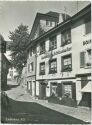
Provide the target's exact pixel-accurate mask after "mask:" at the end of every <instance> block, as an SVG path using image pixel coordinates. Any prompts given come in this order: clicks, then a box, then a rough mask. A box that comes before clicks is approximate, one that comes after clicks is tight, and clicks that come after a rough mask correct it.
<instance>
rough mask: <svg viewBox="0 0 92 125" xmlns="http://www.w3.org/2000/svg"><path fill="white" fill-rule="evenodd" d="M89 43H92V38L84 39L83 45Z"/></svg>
mask: <svg viewBox="0 0 92 125" xmlns="http://www.w3.org/2000/svg"><path fill="white" fill-rule="evenodd" d="M89 43H91V40H86V41H83V46H84V45H87V44H89Z"/></svg>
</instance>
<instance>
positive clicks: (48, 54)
mask: <svg viewBox="0 0 92 125" xmlns="http://www.w3.org/2000/svg"><path fill="white" fill-rule="evenodd" d="M70 50H71V47H67V48H66V49H63V50H59V51H56V52H53V53H52V54H51V53H47V54H45V56H43V57H42V59H45V58H50V57H51V55H52V56H55V55H58V54H61V53H64V52H67V51H70Z"/></svg>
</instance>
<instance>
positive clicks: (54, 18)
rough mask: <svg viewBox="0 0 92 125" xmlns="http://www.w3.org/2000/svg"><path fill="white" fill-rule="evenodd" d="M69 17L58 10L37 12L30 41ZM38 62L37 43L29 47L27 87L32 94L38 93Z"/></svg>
mask: <svg viewBox="0 0 92 125" xmlns="http://www.w3.org/2000/svg"><path fill="white" fill-rule="evenodd" d="M59 15H60V16H59ZM59 17H60V18H59ZM67 18H69V15H67V14H59V13H56V12H48V13H46V14H42V13H37V15H36V18H35V21H34V24H33V27H32V30H31V33H30V41H33V40H35V39H36V38H38V37H39V36H41V35H42V34H44V33H45V32H47V31H48V30H50V29H51V28H53V27H55V26H56V25H57V24H58V23H59V22H60V21H63V20H65V19H67ZM42 47H43V45H42ZM36 62H37V60H36V44H35V45H34V47H30V49H28V59H27V89H28V91H29V92H30V94H31V95H32V96H35V95H36V83H35V81H36V66H37V63H36Z"/></svg>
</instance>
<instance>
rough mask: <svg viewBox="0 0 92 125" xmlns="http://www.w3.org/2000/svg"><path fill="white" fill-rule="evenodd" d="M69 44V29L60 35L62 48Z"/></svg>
mask: <svg viewBox="0 0 92 125" xmlns="http://www.w3.org/2000/svg"><path fill="white" fill-rule="evenodd" d="M69 43H71V30H70V29H68V30H67V31H64V32H63V33H61V45H62V46H64V45H67V44H69Z"/></svg>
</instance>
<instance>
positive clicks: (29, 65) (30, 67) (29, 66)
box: [28, 62, 34, 72]
mask: <svg viewBox="0 0 92 125" xmlns="http://www.w3.org/2000/svg"><path fill="white" fill-rule="evenodd" d="M33 70H34V69H33V62H32V63H30V64H28V72H32V71H33Z"/></svg>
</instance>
